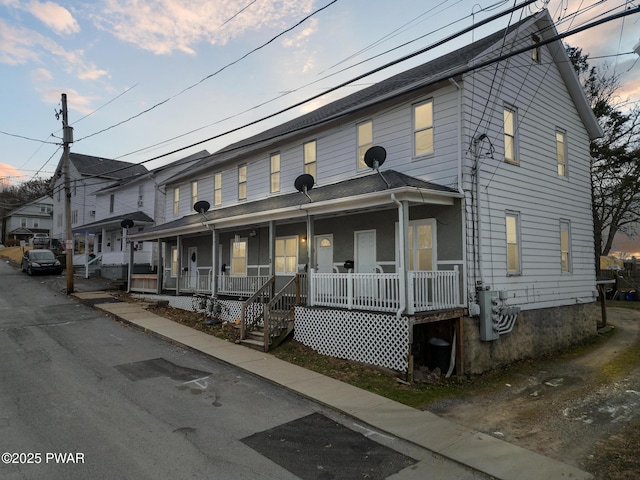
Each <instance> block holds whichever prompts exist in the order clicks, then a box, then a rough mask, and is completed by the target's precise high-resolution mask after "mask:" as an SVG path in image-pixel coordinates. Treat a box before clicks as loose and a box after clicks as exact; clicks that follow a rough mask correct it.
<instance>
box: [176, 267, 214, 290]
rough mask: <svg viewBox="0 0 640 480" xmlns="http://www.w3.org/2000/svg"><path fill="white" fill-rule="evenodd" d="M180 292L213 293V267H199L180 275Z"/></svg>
mask: <svg viewBox="0 0 640 480" xmlns="http://www.w3.org/2000/svg"><path fill="white" fill-rule="evenodd" d="M180 290H181V291H183V292H198V293H207V292H211V267H198V268H196V269H195V270H193V271H192V272H183V273H182V275H180Z"/></svg>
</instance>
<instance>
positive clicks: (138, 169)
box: [69, 152, 147, 180]
mask: <svg viewBox="0 0 640 480" xmlns="http://www.w3.org/2000/svg"><path fill="white" fill-rule="evenodd" d="M69 160H70V161H71V163H72V164H73V166H74V167H75V168H76V170H78V172H79V173H80V174H82V175H87V176H92V177H101V178H113V179H116V180H119V179H123V178H129V177H134V176H137V175H142V174H145V173H147V169H146V167H145V166H144V165H137V164H135V163H129V162H123V161H121V160H111V159H109V158H102V157H94V156H91V155H83V154H81V153H73V152H72V153H71V154H69Z"/></svg>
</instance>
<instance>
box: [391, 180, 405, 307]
mask: <svg viewBox="0 0 640 480" xmlns="http://www.w3.org/2000/svg"><path fill="white" fill-rule="evenodd" d="M391 200H392V201H393V203H395V204H396V205H397V206H398V244H399V246H400V255H399V256H398V273H399V274H400V275H399V277H400V285H399V287H400V308H398V311H397V312H396V317H398V318H399V317H400V316H401V315H402V312H404V311H405V309H406V306H407V273H406V267H405V255H406V253H405V250H406V248H405V246H406V245H405V229H406V225H405V215H404V210H405V209H404V205H403V204H402V202H400V201H399V200H398V199H397V198H396V196H395V194H394V193H392V194H391Z"/></svg>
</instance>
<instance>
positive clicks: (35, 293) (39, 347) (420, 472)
mask: <svg viewBox="0 0 640 480" xmlns="http://www.w3.org/2000/svg"><path fill="white" fill-rule="evenodd" d="M64 284H65V281H64V275H63V276H61V277H55V276H53V277H38V276H35V277H29V276H27V275H25V274H22V273H21V272H20V271H19V269H18V268H16V267H15V266H12V265H11V264H8V263H6V262H0V286H1V288H0V355H1V357H0V358H1V361H0V454H1V455H2V462H1V463H0V478H3V479H48V480H56V479H65V480H71V479H87V478H91V479H95V480H99V479H114V478H118V479H136V480H140V479H154V480H157V479H187V478H190V479H271V478H272V479H279V480H286V479H293V478H303V479H316V478H317V479H332V478H335V479H341V480H343V479H344V480H346V479H351V478H353V479H362V478H368V479H384V478H390V479H397V480H406V479H414V478H415V479H418V478H419V479H427V478H433V479H440V478H442V479H445V478H446V479H480V478H486V477H485V476H483V475H480V474H478V473H477V472H472V471H470V470H468V469H466V468H465V467H462V466H460V465H457V464H454V463H452V462H449V461H446V460H444V459H442V458H441V457H438V456H435V455H433V454H431V453H430V452H427V451H425V450H423V449H420V448H418V447H416V446H414V445H411V444H408V443H406V442H403V441H401V440H399V439H396V438H392V437H389V436H388V435H386V434H383V433H381V432H377V431H373V430H371V429H369V428H368V427H367V426H366V425H360V424H358V423H357V422H355V421H354V420H353V419H351V418H350V417H346V416H343V415H341V414H339V413H338V412H334V411H330V410H328V409H326V408H324V407H322V406H321V405H318V404H315V403H314V402H311V401H309V400H307V399H303V398H301V397H298V396H297V395H294V394H292V393H291V392H289V391H287V390H285V389H283V388H281V387H279V386H277V385H273V384H271V383H268V382H266V381H263V380H261V379H259V378H256V377H253V376H251V375H248V374H245V373H243V372H241V371H240V370H238V369H235V368H234V367H233V366H229V365H226V364H222V363H220V362H217V361H215V360H214V359H211V358H209V357H207V356H204V355H202V354H199V353H196V352H192V351H189V350H186V349H183V348H180V347H178V346H175V345H172V344H169V343H167V342H164V341H162V340H160V339H157V338H155V337H152V336H150V335H147V334H145V333H143V332H141V331H138V330H134V329H132V328H130V327H127V326H124V325H122V324H120V323H118V322H116V321H114V320H112V319H110V318H108V317H106V316H104V315H103V314H101V313H100V312H98V311H96V310H93V309H91V308H90V307H87V306H84V305H81V304H78V303H75V302H74V301H72V300H71V299H70V298H68V297H67V296H66V295H64V294H63V293H62V291H61V290H62V286H63V285H64ZM76 291H78V288H76Z"/></svg>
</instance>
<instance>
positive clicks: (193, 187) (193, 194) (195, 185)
mask: <svg viewBox="0 0 640 480" xmlns="http://www.w3.org/2000/svg"><path fill="white" fill-rule="evenodd" d="M197 201H198V181H197V180H194V181H193V182H191V206H193V205H195V204H196V202H197Z"/></svg>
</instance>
